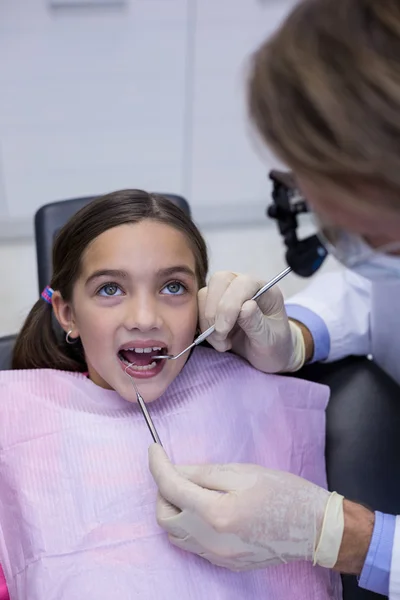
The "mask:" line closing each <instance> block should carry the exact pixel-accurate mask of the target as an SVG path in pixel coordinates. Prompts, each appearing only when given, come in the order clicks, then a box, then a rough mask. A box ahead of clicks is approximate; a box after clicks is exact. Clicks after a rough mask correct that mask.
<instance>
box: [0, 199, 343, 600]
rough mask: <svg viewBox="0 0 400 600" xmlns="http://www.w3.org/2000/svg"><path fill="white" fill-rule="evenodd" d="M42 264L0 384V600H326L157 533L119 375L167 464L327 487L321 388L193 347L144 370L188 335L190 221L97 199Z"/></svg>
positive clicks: (324, 580) (202, 256)
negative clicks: (215, 561) (44, 280)
mask: <svg viewBox="0 0 400 600" xmlns="http://www.w3.org/2000/svg"><path fill="white" fill-rule="evenodd" d="M53 267H54V274H53V277H52V280H51V281H50V282H49V287H48V288H46V290H45V291H44V293H43V294H42V298H41V299H40V300H39V301H38V302H37V303H36V304H35V306H34V307H33V308H32V310H31V312H30V314H29V316H28V317H27V319H26V322H25V324H24V326H23V328H22V331H21V333H20V334H19V337H18V339H17V342H16V346H15V351H14V357H13V370H12V371H4V372H0V397H1V403H0V562H1V565H2V568H3V572H4V576H5V579H4V580H3V582H4V583H3V587H4V589H3V594H2V596H1V595H0V598H1V600H5V599H6V598H8V597H10V598H11V600H17V599H18V600H22V599H25V598H29V600H64V599H65V600H81V599H82V600H89V599H90V600H92V599H93V600H110V599H111V598H112V599H114V598H115V599H118V600H130V599H133V598H140V599H141V600H156V599H157V600H158V599H171V600H172V599H173V600H176V599H187V598H191V599H194V600H200V599H213V600H214V599H219V600H239V599H240V600H243V599H246V600H247V599H250V598H255V599H261V598H265V599H268V600H289V599H290V598H296V599H297V600H306V599H307V600H313V599H315V600H327V599H328V598H329V599H335V600H336V599H337V598H339V597H340V584H339V580H338V578H337V576H336V575H335V574H333V573H331V572H329V571H327V570H323V569H321V568H319V567H315V568H314V567H312V566H310V565H309V564H305V563H293V564H287V565H282V566H280V567H273V568H271V569H268V570H264V571H263V570H260V571H253V572H245V573H232V572H230V571H228V570H226V569H224V568H219V567H215V566H213V565H211V564H209V563H208V562H206V561H204V560H202V559H201V558H199V557H197V556H194V555H193V556H192V555H189V554H187V553H185V552H182V551H181V550H179V549H178V548H176V547H174V546H172V545H170V544H169V542H168V538H167V536H166V534H165V533H164V532H163V531H162V530H161V529H160V528H159V527H158V526H157V523H156V515H155V501H156V488H155V485H154V482H153V480H152V477H151V475H150V473H149V472H148V467H147V450H148V446H149V445H150V443H151V437H150V434H149V431H148V429H147V426H146V424H145V422H144V420H143V417H142V415H141V412H140V410H139V407H138V406H137V405H136V395H135V392H134V389H133V386H132V382H131V379H130V377H129V376H128V375H127V373H126V370H127V371H128V373H129V375H130V376H131V377H133V378H134V380H135V382H136V384H137V386H138V388H139V390H140V392H141V394H142V396H143V397H144V399H145V400H146V401H147V402H148V403H150V405H149V411H150V412H151V415H152V417H153V420H154V422H155V425H156V428H157V430H158V433H159V434H160V437H161V440H162V442H163V444H164V447H165V449H166V451H167V453H168V454H169V456H170V457H171V459H172V460H173V461H174V462H175V461H176V462H178V463H186V464H194V463H204V462H210V463H215V462H224V463H226V462H252V463H259V464H261V465H264V466H266V467H270V468H276V469H283V470H288V471H291V472H293V473H295V474H297V475H301V476H303V477H306V478H308V479H310V480H312V481H314V482H316V483H318V484H320V485H324V484H325V469H324V436H325V420H324V418H325V417H324V409H325V406H326V403H327V390H326V389H325V388H324V387H321V386H318V385H314V384H309V383H307V382H303V381H299V380H295V379H290V378H284V377H276V376H270V375H265V374H263V373H260V372H258V371H256V370H254V369H253V368H252V367H250V366H249V365H248V364H247V363H245V362H244V361H243V360H242V359H240V358H238V357H235V356H233V355H230V354H224V355H222V354H218V353H217V352H216V351H214V350H212V349H209V348H197V349H196V350H194V351H193V352H192V354H191V356H190V357H188V356H187V355H185V356H183V357H182V358H181V359H179V360H176V361H168V360H158V359H154V358H153V357H154V356H156V355H157V354H160V353H164V352H167V353H170V354H177V353H179V352H180V351H181V350H183V349H184V348H186V347H187V346H188V345H189V344H190V343H191V342H192V341H193V339H194V336H195V335H196V332H197V321H198V308H197V292H198V290H199V289H200V288H201V287H203V286H204V285H205V279H206V275H207V252H206V247H205V243H204V241H203V239H202V237H201V235H200V233H199V231H198V230H197V228H196V227H195V226H194V224H193V223H192V221H191V220H190V219H189V218H188V217H187V216H186V215H185V214H184V213H183V212H182V211H181V210H180V209H179V208H177V207H175V206H174V205H173V204H172V203H171V202H170V201H169V200H166V199H164V198H162V197H161V196H155V195H152V194H147V193H145V192H141V191H135V190H133V191H132V190H128V191H123V192H116V193H114V194H109V195H107V196H104V197H102V198H99V199H97V200H95V201H94V202H92V203H91V204H89V205H88V206H86V207H85V208H84V209H82V210H81V211H80V212H79V213H78V214H77V215H76V216H74V217H73V218H72V219H71V220H70V221H69V223H67V225H66V226H65V227H64V228H63V229H62V230H61V232H60V234H59V235H58V237H57V240H56V242H55V246H54V252H53ZM57 322H58V323H57ZM60 326H61V327H60ZM185 363H186V365H185ZM128 365H131V366H130V367H128V368H127V366H128ZM177 533H179V532H177ZM0 589H1V584H0Z"/></svg>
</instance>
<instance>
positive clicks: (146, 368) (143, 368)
mask: <svg viewBox="0 0 400 600" xmlns="http://www.w3.org/2000/svg"><path fill="white" fill-rule="evenodd" d="M156 364H157V363H156V361H155V360H153V362H151V363H150V364H149V365H132V367H131V368H132V369H133V370H134V371H150V369H154V367H155V366H156Z"/></svg>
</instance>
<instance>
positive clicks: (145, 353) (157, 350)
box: [117, 346, 167, 378]
mask: <svg viewBox="0 0 400 600" xmlns="http://www.w3.org/2000/svg"><path fill="white" fill-rule="evenodd" d="M166 353H167V347H162V346H149V347H147V348H142V347H140V348H139V347H138V348H135V347H132V348H122V349H120V350H119V351H118V354H117V356H118V359H119V361H120V363H121V366H122V368H123V369H124V371H126V373H128V374H129V375H131V376H132V377H138V378H149V377H154V376H155V375H158V374H159V373H160V372H161V371H162V369H163V368H164V366H165V363H166V362H167V361H166V360H162V359H154V358H153V356H157V355H160V354H166ZM128 365H130V366H129V368H128V369H127V367H128Z"/></svg>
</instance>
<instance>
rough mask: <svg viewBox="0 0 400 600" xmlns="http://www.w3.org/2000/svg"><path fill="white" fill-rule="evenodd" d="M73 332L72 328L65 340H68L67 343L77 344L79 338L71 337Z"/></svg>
mask: <svg viewBox="0 0 400 600" xmlns="http://www.w3.org/2000/svg"><path fill="white" fill-rule="evenodd" d="M71 333H72V329H70V330H69V331H68V333H67V334H66V336H65V341H66V342H67V344H75V342H76V341H77V340H78V338H75V339H73V338H71V337H70V335H71Z"/></svg>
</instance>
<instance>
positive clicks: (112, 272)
mask: <svg viewBox="0 0 400 600" xmlns="http://www.w3.org/2000/svg"><path fill="white" fill-rule="evenodd" d="M179 274H183V275H188V276H189V277H191V278H192V279H195V278H196V274H195V272H194V271H193V270H192V269H191V268H190V267H188V266H187V265H174V266H172V267H166V268H165V269H159V270H158V271H157V276H158V277H170V276H172V275H179ZM100 277H115V278H117V279H127V278H128V273H127V272H126V271H121V270H119V269H99V270H98V271H94V273H92V274H91V275H89V277H88V278H87V279H86V282H85V285H88V284H89V283H91V282H92V281H94V280H95V279H99V278H100Z"/></svg>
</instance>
